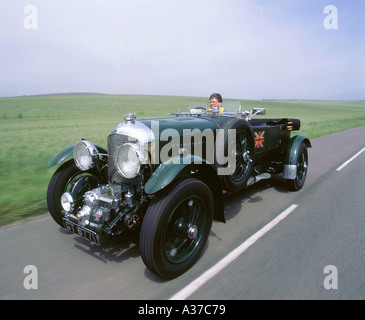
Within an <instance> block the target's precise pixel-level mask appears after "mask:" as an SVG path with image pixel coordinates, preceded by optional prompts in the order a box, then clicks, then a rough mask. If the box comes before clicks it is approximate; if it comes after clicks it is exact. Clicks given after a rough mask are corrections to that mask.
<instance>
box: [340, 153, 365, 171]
mask: <svg viewBox="0 0 365 320" xmlns="http://www.w3.org/2000/svg"><path fill="white" fill-rule="evenodd" d="M364 151H365V147H364V148H362V149H361V150H360V151H359V152H358V153H356V154H355V155H354V156H353V157H352V158H351V159H349V160H347V161H346V162H345V163H344V164H343V165H341V166H339V167H338V168H337V169H336V171H341V170H342V169H343V168H345V167H346V166H347V165H348V164H349V163H350V162H351V161H353V160H355V159H356V158H357V157H358V156H359V155H360V154H361V153H363V152H364Z"/></svg>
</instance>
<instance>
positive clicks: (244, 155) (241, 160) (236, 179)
mask: <svg viewBox="0 0 365 320" xmlns="http://www.w3.org/2000/svg"><path fill="white" fill-rule="evenodd" d="M222 129H224V130H225V132H224V145H223V146H221V145H219V144H217V148H216V150H217V153H223V152H224V155H225V156H228V152H229V150H231V149H232V147H233V146H232V145H230V144H232V143H233V141H229V139H228V138H229V135H228V129H233V130H236V146H235V148H233V149H234V150H235V157H236V164H235V169H234V172H233V174H231V175H219V178H220V181H221V184H222V188H223V189H224V190H226V191H230V192H237V191H239V190H241V189H242V188H244V187H246V185H247V180H248V178H249V177H250V176H251V174H252V170H253V167H254V148H255V144H254V138H253V133H252V130H251V128H250V125H249V124H248V123H247V121H244V120H242V119H232V120H231V121H228V122H227V123H226V124H225V125H224V126H223V127H222ZM219 167H222V166H221V165H218V168H219Z"/></svg>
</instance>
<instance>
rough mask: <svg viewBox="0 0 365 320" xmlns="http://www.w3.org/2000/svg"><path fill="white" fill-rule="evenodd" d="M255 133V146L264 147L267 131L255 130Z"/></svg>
mask: <svg viewBox="0 0 365 320" xmlns="http://www.w3.org/2000/svg"><path fill="white" fill-rule="evenodd" d="M254 135H255V148H263V147H264V140H265V137H264V135H265V131H258V132H254Z"/></svg>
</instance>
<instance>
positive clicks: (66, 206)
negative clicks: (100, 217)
mask: <svg viewBox="0 0 365 320" xmlns="http://www.w3.org/2000/svg"><path fill="white" fill-rule="evenodd" d="M74 203H75V202H74V199H73V197H72V195H71V193H69V192H65V193H64V194H63V195H62V196H61V205H62V208H63V210H65V211H66V212H71V211H73V209H74Z"/></svg>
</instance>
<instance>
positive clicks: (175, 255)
mask: <svg viewBox="0 0 365 320" xmlns="http://www.w3.org/2000/svg"><path fill="white" fill-rule="evenodd" d="M213 211H214V199H213V195H212V193H211V191H210V189H209V188H208V186H207V185H206V184H204V183H203V182H202V181H200V180H197V179H194V178H189V179H186V180H182V181H180V182H179V183H177V184H174V185H173V186H171V187H170V188H168V189H167V190H163V191H161V193H159V194H157V195H156V196H155V198H154V199H153V200H152V202H151V204H150V206H149V207H148V209H147V212H146V214H145V217H144V220H143V224H142V228H141V235H140V250H141V256H142V259H143V262H144V263H145V265H146V266H147V268H148V269H150V270H151V271H152V272H154V273H156V274H158V275H159V276H161V277H163V278H168V279H171V278H175V277H177V276H179V275H181V274H182V273H184V272H186V271H187V270H188V269H190V268H191V267H192V266H193V265H194V264H195V262H196V261H197V260H198V258H199V256H200V254H201V252H202V250H203V249H204V246H205V244H206V242H207V240H208V237H209V233H210V229H211V226H212V221H213Z"/></svg>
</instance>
